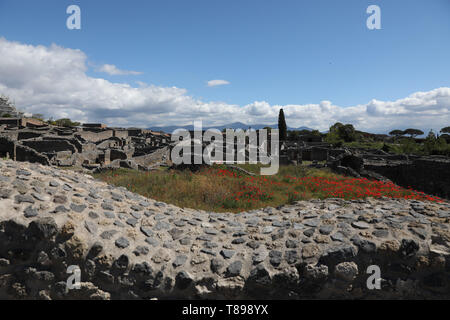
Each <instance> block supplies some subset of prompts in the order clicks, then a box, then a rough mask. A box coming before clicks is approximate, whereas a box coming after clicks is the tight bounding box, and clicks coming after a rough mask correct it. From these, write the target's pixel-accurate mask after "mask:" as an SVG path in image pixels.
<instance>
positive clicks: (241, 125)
mask: <svg viewBox="0 0 450 320" xmlns="http://www.w3.org/2000/svg"><path fill="white" fill-rule="evenodd" d="M265 127H270V128H272V129H277V128H278V124H272V125H267V124H252V125H248V124H245V123H242V122H235V123H230V124H226V125H223V126H212V127H203V130H208V129H218V130H220V131H222V130H223V129H234V130H237V129H242V130H248V128H252V129H255V130H260V129H264V128H265ZM148 129H149V130H153V131H162V132H165V133H172V132H174V131H175V130H176V129H186V130H189V131H193V130H194V126H193V125H189V126H165V127H150V128H148ZM288 130H299V131H300V130H309V131H311V130H313V129H311V128H308V127H299V128H291V127H288Z"/></svg>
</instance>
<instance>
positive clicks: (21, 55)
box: [0, 38, 450, 132]
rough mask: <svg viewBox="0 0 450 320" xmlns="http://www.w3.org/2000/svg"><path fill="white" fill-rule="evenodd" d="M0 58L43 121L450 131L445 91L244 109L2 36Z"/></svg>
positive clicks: (16, 95) (1, 81) (0, 75)
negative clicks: (281, 115) (113, 74)
mask: <svg viewBox="0 0 450 320" xmlns="http://www.w3.org/2000/svg"><path fill="white" fill-rule="evenodd" d="M0 57H1V59H0V93H3V94H6V95H8V96H9V97H11V98H12V99H13V100H15V102H16V105H17V107H18V108H19V109H21V110H22V111H25V112H28V113H42V114H44V116H46V117H53V118H63V117H69V118H71V119H73V120H76V121H80V122H103V123H106V124H108V125H113V126H137V127H149V126H156V125H164V126H165V125H185V124H192V122H193V121H194V120H203V121H204V123H205V125H208V126H210V125H212V126H213V125H222V124H225V123H230V122H237V121H241V122H246V123H248V124H256V123H258V124H275V123H276V122H277V117H278V112H279V109H280V108H283V109H284V112H285V115H286V120H287V123H288V125H289V126H291V127H299V126H308V127H311V128H316V129H319V130H327V129H328V128H329V127H330V126H331V125H332V124H334V123H335V122H338V121H339V122H343V123H352V124H353V125H354V126H355V127H356V128H357V129H360V130H365V131H371V132H389V131H390V130H391V129H394V128H398V129H405V128H408V127H416V128H418V129H422V130H424V131H427V130H429V129H431V128H432V129H434V130H435V131H436V130H437V131H439V130H440V129H441V128H443V127H445V126H448V125H450V88H447V87H443V88H437V89H434V90H431V91H428V92H416V93H413V94H411V95H410V96H408V97H406V98H402V99H398V100H396V101H380V100H375V99H374V100H372V101H369V102H368V103H367V104H360V105H356V106H350V107H342V106H337V105H334V104H333V103H332V102H330V101H322V102H318V103H317V104H306V105H294V104H291V105H283V106H280V105H270V104H269V103H267V102H266V101H255V102H253V103H249V104H248V105H245V106H239V105H235V104H228V103H224V102H214V101H210V102H205V101H202V100H199V99H195V98H193V97H191V96H190V95H188V92H187V90H186V89H182V88H176V87H159V86H155V85H149V84H146V83H143V82H139V83H137V85H138V86H137V87H133V86H131V85H130V84H126V83H115V82H110V81H108V80H105V79H102V78H94V77H90V76H88V75H87V74H86V72H87V69H88V67H87V66H88V61H87V60H88V59H87V56H86V55H85V54H84V53H83V52H82V51H80V50H74V49H68V48H63V47H60V46H57V45H51V46H49V47H46V46H32V45H25V44H21V43H18V42H12V41H8V40H6V39H3V38H0Z"/></svg>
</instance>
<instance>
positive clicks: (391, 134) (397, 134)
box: [389, 130, 405, 138]
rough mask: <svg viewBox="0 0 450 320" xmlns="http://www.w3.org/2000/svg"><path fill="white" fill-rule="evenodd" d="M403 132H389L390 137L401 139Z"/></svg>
mask: <svg viewBox="0 0 450 320" xmlns="http://www.w3.org/2000/svg"><path fill="white" fill-rule="evenodd" d="M404 134H405V132H404V131H402V130H392V131H391V132H389V135H390V136H394V137H396V138H397V137H401V136H402V135H404Z"/></svg>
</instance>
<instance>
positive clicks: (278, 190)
mask: <svg viewBox="0 0 450 320" xmlns="http://www.w3.org/2000/svg"><path fill="white" fill-rule="evenodd" d="M239 166H240V167H242V168H243V169H245V170H247V171H249V172H252V173H255V174H259V169H260V167H261V166H260V165H248V164H247V165H239ZM221 173H222V174H223V175H221ZM287 176H291V177H299V178H300V177H307V176H314V177H324V178H336V177H340V176H338V175H336V174H333V173H332V172H331V171H329V170H328V169H315V168H307V167H305V166H281V167H280V170H279V172H278V174H277V175H274V176H255V177H252V176H250V175H245V174H243V173H242V172H240V171H238V170H232V169H229V168H227V167H225V166H220V165H215V166H213V167H211V168H205V169H202V170H200V171H199V172H197V173H192V172H190V171H188V170H186V171H176V170H167V169H164V170H158V171H152V172H145V173H144V172H137V171H133V170H127V169H118V170H114V171H108V172H103V173H99V174H94V177H95V178H97V179H100V180H102V181H105V182H107V183H109V184H112V185H115V186H121V187H125V188H127V189H128V190H130V191H132V192H135V193H138V194H141V195H143V196H145V197H148V198H152V199H155V200H158V201H163V202H166V203H171V204H174V205H176V206H179V207H183V208H193V209H202V210H211V211H216V212H240V211H242V210H249V209H256V208H262V207H266V206H274V207H276V206H279V205H283V204H286V203H293V202H295V201H297V200H301V199H310V198H313V197H317V196H318V194H312V193H310V192H307V190H305V188H302V187H301V186H294V185H293V184H292V183H291V181H290V180H289V179H288V178H287ZM300 193H302V195H301V196H299V194H300ZM236 194H239V197H236ZM236 199H238V200H236Z"/></svg>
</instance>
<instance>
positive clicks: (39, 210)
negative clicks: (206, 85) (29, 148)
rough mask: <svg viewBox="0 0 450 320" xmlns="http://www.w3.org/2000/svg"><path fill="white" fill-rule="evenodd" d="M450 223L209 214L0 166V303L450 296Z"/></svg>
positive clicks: (51, 171)
mask: <svg viewBox="0 0 450 320" xmlns="http://www.w3.org/2000/svg"><path fill="white" fill-rule="evenodd" d="M449 225H450V203H449V202H448V201H447V202H442V203H436V202H429V201H425V202H422V201H416V200H407V199H388V198H381V199H373V198H368V199H358V200H344V199H325V200H311V201H299V202H296V203H294V204H291V205H284V206H281V207H277V208H272V207H268V208H264V209H257V210H251V211H247V212H241V213H237V214H233V213H215V212H207V211H203V210H194V209H188V208H179V207H176V206H174V205H170V204H166V203H163V202H158V201H156V200H152V199H148V198H144V197H143V196H140V195H137V194H134V193H132V192H129V191H128V190H126V189H125V188H118V187H114V186H111V185H108V184H106V183H104V182H101V181H98V180H95V179H94V178H93V177H92V176H90V175H86V174H83V173H77V172H73V171H70V170H60V169H57V168H54V167H49V166H43V165H40V164H30V163H18V162H13V161H4V160H0V242H1V243H2V245H1V246H0V299H29V300H31V299H42V300H49V299H58V300H59V299H90V300H92V299H127V300H128V299H146V300H148V299H222V300H223V299H227V300H233V299H449V298H450V232H449V230H450V228H449ZM373 266H377V267H378V268H379V271H380V273H379V275H378V278H376V277H375V278H372V279H379V280H377V282H378V284H379V286H378V288H373V287H369V286H368V283H369V282H370V281H369V282H368V280H370V279H369V277H370V276H371V275H373V272H369V273H368V270H371V269H370V268H371V267H373ZM70 267H75V268H77V269H78V270H79V275H80V278H79V287H78V288H74V287H72V286H71V285H72V284H73V282H71V281H70V276H71V274H73V271H72V273H70V272H69V273H68V270H74V269H69V268H70ZM370 283H371V284H374V282H373V281H372V282H370Z"/></svg>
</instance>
